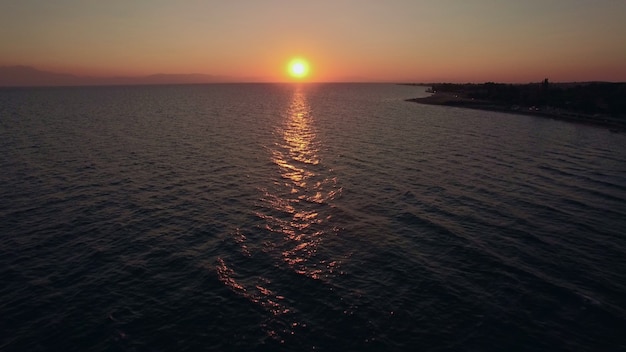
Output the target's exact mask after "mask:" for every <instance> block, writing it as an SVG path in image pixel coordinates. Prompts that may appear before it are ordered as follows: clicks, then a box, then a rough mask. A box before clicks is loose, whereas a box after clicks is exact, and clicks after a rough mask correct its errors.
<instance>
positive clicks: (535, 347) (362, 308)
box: [0, 84, 626, 351]
mask: <svg viewBox="0 0 626 352" xmlns="http://www.w3.org/2000/svg"><path fill="white" fill-rule="evenodd" d="M424 95H426V93H425V92H424V88H423V87H409V86H399V85H385V84H319V85H317V84H310V85H288V84H283V85H281V84H223V85H188V86H142V87H89V88H37V89H34V88H30V89H2V90H0V167H1V168H0V170H1V172H0V350H2V351H47V350H57V351H203V350H206V351H210V350H220V351H248V350H251V351H259V350H262V351H279V350H289V351H312V350H316V351H510V350H519V351H561V350H563V351H617V350H620V349H621V350H624V349H626V135H624V134H617V133H611V132H610V131H609V130H607V129H603V128H598V127H590V126H584V125H577V124H570V123H566V122H561V121H554V120H550V119H546V118H538V117H532V116H518V115H510V114H502V113H497V112H483V111H476V110H464V109H457V108H449V107H441V106H427V105H419V104H415V103H410V102H405V101H404V99H407V98H413V97H416V96H424Z"/></svg>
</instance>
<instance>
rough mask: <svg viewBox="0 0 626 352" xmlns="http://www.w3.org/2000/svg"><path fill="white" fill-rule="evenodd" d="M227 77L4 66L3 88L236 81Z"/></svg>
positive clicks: (0, 75)
mask: <svg viewBox="0 0 626 352" xmlns="http://www.w3.org/2000/svg"><path fill="white" fill-rule="evenodd" d="M232 81H233V79H232V78H230V77H226V76H214V75H205V74H197V73H192V74H154V75H148V76H136V77H86V76H76V75H72V74H65V73H56V72H49V71H42V70H39V69H36V68H34V67H30V66H0V87H32V86H88V85H137V84H189V83H221V82H232Z"/></svg>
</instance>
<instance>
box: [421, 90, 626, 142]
mask: <svg viewBox="0 0 626 352" xmlns="http://www.w3.org/2000/svg"><path fill="white" fill-rule="evenodd" d="M415 85H427V86H430V88H429V89H428V90H427V92H430V93H433V94H432V95H431V96H428V97H423V98H415V99H409V101H413V102H416V103H421V104H430V105H445V106H454V107H462V108H469V109H478V110H491V111H499V112H508V113H515V114H525V115H535V116H543V117H549V118H554V119H560V120H567V121H572V122H578V123H585V124H593V125H601V126H604V127H608V128H609V129H611V131H615V132H618V131H626V83H613V82H574V83H552V82H549V81H548V79H547V78H546V79H545V80H544V81H543V82H540V83H529V84H504V83H494V82H487V83H483V84H474V83H466V84H455V83H432V84H421V83H420V84H415Z"/></svg>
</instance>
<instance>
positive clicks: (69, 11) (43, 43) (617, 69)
mask: <svg viewBox="0 0 626 352" xmlns="http://www.w3.org/2000/svg"><path fill="white" fill-rule="evenodd" d="M0 28H1V30H0V66H2V65H18V64H19V65H30V66H35V67H37V68H40V69H46V70H52V71H57V72H66V73H76V74H82V75H99V76H102V75H143V74H152V73H206V74H215V75H228V76H236V77H241V79H243V80H251V79H254V80H266V81H283V80H286V79H288V78H287V76H286V73H285V72H286V71H285V65H286V63H287V62H288V61H289V59H291V58H292V57H293V56H301V57H305V58H307V59H308V60H309V62H310V64H311V77H310V79H311V80H314V81H345V80H348V81H412V82H431V81H453V82H469V81H473V82H485V81H499V82H531V81H540V80H542V79H543V78H546V77H548V78H550V80H552V81H588V80H607V81H626V1H625V0H595V1H592V0H524V1H509V0H437V1H435V0H428V1H426V0H385V1H383V0H328V1H324V0H318V1H300V0H291V1H287V0H285V1H283V0H231V1H226V0H224V1H207V0H204V1H202V0H180V1H166V0H132V1H131V0H54V1H47V0H0Z"/></svg>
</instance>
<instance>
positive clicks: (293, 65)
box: [287, 58, 309, 79]
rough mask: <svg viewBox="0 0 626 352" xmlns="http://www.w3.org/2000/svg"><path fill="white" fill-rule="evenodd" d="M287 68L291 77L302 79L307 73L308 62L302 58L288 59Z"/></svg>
mask: <svg viewBox="0 0 626 352" xmlns="http://www.w3.org/2000/svg"><path fill="white" fill-rule="evenodd" d="M287 70H288V72H289V76H291V77H292V78H296V79H302V78H305V77H306V76H307V75H308V74H309V63H308V62H307V61H306V60H304V59H300V58H297V59H293V60H291V61H289V65H287Z"/></svg>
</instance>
